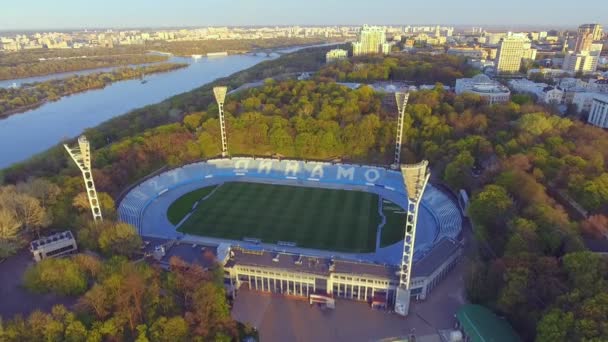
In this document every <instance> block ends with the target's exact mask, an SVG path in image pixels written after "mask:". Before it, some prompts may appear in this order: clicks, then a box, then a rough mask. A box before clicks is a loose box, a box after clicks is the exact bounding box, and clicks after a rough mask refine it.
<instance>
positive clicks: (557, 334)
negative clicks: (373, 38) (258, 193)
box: [536, 309, 574, 342]
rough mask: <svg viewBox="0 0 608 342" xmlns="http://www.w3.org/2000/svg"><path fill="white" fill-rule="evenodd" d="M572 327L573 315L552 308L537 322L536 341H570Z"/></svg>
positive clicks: (571, 338)
mask: <svg viewBox="0 0 608 342" xmlns="http://www.w3.org/2000/svg"><path fill="white" fill-rule="evenodd" d="M573 329H574V315H573V314H572V313H571V312H563V311H561V310H559V309H553V310H551V311H549V312H548V313H546V314H545V315H544V316H543V318H542V319H541V320H540V322H539V323H538V327H537V333H536V341H538V342H562V341H563V342H566V341H572V340H573V336H572V330H573Z"/></svg>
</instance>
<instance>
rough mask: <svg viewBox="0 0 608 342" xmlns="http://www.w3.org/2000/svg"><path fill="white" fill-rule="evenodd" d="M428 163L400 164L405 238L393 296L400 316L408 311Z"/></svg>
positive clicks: (396, 310) (427, 178) (428, 175)
mask: <svg viewBox="0 0 608 342" xmlns="http://www.w3.org/2000/svg"><path fill="white" fill-rule="evenodd" d="M428 164H429V162H428V161H426V160H423V161H422V162H420V163H418V164H408V165H401V174H402V175H403V182H404V183H405V189H406V192H407V200H408V203H407V220H406V223H405V238H404V239H403V256H402V259H401V269H400V270H399V287H398V288H397V296H396V298H395V312H396V313H398V314H400V315H402V316H406V315H407V314H408V312H409V306H410V283H411V275H412V261H413V258H414V242H415V240H416V222H417V221H418V207H419V206H420V200H421V199H422V194H423V193H424V189H425V188H426V185H427V183H428V181H429V177H430V176H431V173H430V171H429V169H428Z"/></svg>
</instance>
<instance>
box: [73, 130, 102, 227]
mask: <svg viewBox="0 0 608 342" xmlns="http://www.w3.org/2000/svg"><path fill="white" fill-rule="evenodd" d="M63 147H65V149H66V150H67V151H68V153H69V154H70V157H72V160H74V163H76V165H77V166H78V168H79V169H80V172H82V178H83V179H84V186H85V188H86V191H87V197H88V198H89V205H90V206H91V212H92V213H93V221H103V218H102V217H101V207H100V206H99V200H98V198H97V191H96V190H95V182H93V173H92V172H91V147H90V145H89V141H88V140H87V137H85V136H84V135H81V136H80V137H79V138H78V146H77V147H74V148H71V147H69V146H68V145H66V144H64V145H63Z"/></svg>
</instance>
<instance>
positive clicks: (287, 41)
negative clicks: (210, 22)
mask: <svg viewBox="0 0 608 342" xmlns="http://www.w3.org/2000/svg"><path fill="white" fill-rule="evenodd" d="M332 41H336V42H340V41H344V39H331V38H321V37H311V38H297V37H293V38H287V37H285V38H269V39H221V40H188V41H171V42H169V41H149V42H146V44H145V46H146V49H148V50H155V51H162V52H168V53H172V54H174V55H177V56H187V57H189V56H191V55H205V54H207V53H209V52H224V51H226V52H228V53H244V52H249V51H252V50H256V49H271V48H280V47H290V46H300V45H312V44H321V43H327V42H332Z"/></svg>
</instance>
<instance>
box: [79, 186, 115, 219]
mask: <svg viewBox="0 0 608 342" xmlns="http://www.w3.org/2000/svg"><path fill="white" fill-rule="evenodd" d="M97 201H98V202H99V206H100V207H101V213H102V215H103V216H104V218H109V219H112V218H114V217H115V216H116V209H115V204H114V199H113V198H112V196H110V195H109V194H107V193H105V192H98V193H97ZM72 205H73V206H74V207H75V208H77V209H79V210H80V211H81V212H82V213H88V212H90V211H91V205H90V204H89V197H88V196H87V194H86V192H80V193H78V195H76V196H75V197H74V200H73V201H72Z"/></svg>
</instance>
